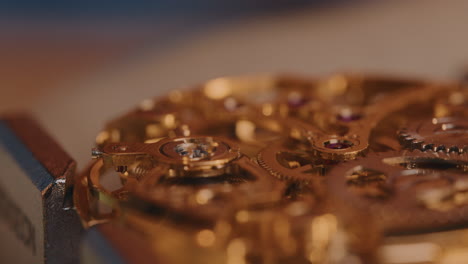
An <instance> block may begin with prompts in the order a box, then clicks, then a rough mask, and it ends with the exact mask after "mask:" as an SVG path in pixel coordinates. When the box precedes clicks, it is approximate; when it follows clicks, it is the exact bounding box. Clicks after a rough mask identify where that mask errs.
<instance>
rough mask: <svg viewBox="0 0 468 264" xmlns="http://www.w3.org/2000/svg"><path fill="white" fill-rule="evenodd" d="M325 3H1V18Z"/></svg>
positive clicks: (28, 0)
mask: <svg viewBox="0 0 468 264" xmlns="http://www.w3.org/2000/svg"><path fill="white" fill-rule="evenodd" d="M320 2H322V3H323V2H330V1H322V0H229V1H220V0H198V1H196V0H195V1H192V0H172V1H171V0H156V1H152V0H135V1H130V0H117V1H114V0H100V1H95V0H81V1H60V0H42V1H37V0H0V13H1V14H2V15H8V16H16V15H27V16H43V15H52V16H58V17H62V16H96V15H101V16H102V15H104V16H132V15H139V16H140V15H143V16H155V15H157V16H171V15H174V14H176V15H184V14H214V13H218V14H222V15H229V14H239V13H244V12H250V11H267V10H278V9H282V8H290V7H295V6H296V7H297V6H301V5H304V4H310V3H320Z"/></svg>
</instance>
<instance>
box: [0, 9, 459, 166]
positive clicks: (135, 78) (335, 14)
mask: <svg viewBox="0 0 468 264" xmlns="http://www.w3.org/2000/svg"><path fill="white" fill-rule="evenodd" d="M467 10H468V1H463V0H451V1H437V0H423V1H404V0H394V1H383V0H382V1H378V0H373V1H371V0H369V1H357V0H355V1H351V0H349V1H345V0H342V1H338V0H335V1H330V0H329V1H325V0H269V1H268V0H236V1H233V0H229V1H228V0H226V1H219V0H197V1H190V0H173V1H169V0H154V1H150V0H136V1H127V0H120V1H107V0H102V1H92V0H83V1H56V0H44V1H33V0H6V1H0V113H3V112H6V111H14V110H24V111H28V112H31V113H32V114H33V115H34V116H35V117H36V118H37V119H39V120H40V122H41V123H42V124H43V125H44V126H45V127H46V128H47V130H48V131H49V132H50V133H51V134H52V135H53V136H54V137H55V138H57V140H58V141H59V142H60V143H61V144H62V145H63V146H64V147H65V149H66V150H67V151H68V152H69V153H70V154H71V155H72V156H73V157H74V158H75V159H76V160H77V161H78V164H79V167H80V168H82V167H84V166H85V164H86V163H88V161H89V159H90V149H91V147H92V146H93V143H94V138H95V135H96V134H97V132H98V131H99V129H100V128H101V127H102V126H103V124H104V123H105V122H106V121H107V120H109V119H111V118H113V117H116V116H117V115H119V114H121V113H123V112H125V111H128V110H129V109H130V108H132V107H133V106H135V105H136V104H137V103H138V102H140V101H141V100H142V99H144V98H147V97H153V96H157V95H163V94H164V93H166V92H167V91H169V90H171V89H175V88H187V87H189V86H190V85H193V84H196V83H199V82H201V81H203V80H207V79H210V78H215V77H219V76H226V75H238V74H247V73H248V74H251V73H265V72H268V73H299V74H308V75H318V76H320V75H326V74H330V73H333V72H343V71H346V72H369V73H381V74H390V75H401V76H414V77H421V78H428V79H433V80H453V79H456V78H458V76H459V74H460V73H461V71H462V70H463V69H464V68H465V67H466V66H467V65H468V34H467V32H468V31H467V28H466V27H467V25H468V16H467V15H466V11H467Z"/></svg>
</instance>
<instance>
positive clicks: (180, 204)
mask: <svg viewBox="0 0 468 264" xmlns="http://www.w3.org/2000/svg"><path fill="white" fill-rule="evenodd" d="M464 89H466V88H463V86H461V85H458V84H456V83H452V84H450V83H443V84H442V83H435V82H428V81H420V80H411V79H398V78H387V77H383V76H367V75H358V74H337V75H333V76H330V77H327V78H323V79H313V78H308V77H296V76H273V75H263V76H261V75H260V76H241V77H225V78H217V79H214V80H210V81H208V82H206V83H204V84H200V85H196V86H195V87H194V88H193V89H191V90H190V89H185V90H174V91H172V92H171V93H169V94H168V95H167V96H166V97H161V98H155V99H147V100H145V101H143V102H142V103H141V104H140V105H139V106H138V107H137V108H136V109H134V110H133V111H130V112H129V113H128V114H125V115H123V116H122V117H119V118H116V119H114V120H113V121H111V122H109V123H108V124H107V125H106V126H105V127H104V129H103V130H102V132H100V133H99V134H98V136H97V138H96V147H95V148H94V149H93V150H92V156H93V158H94V159H95V161H94V162H93V163H92V164H91V165H90V166H89V168H88V169H87V170H85V171H84V172H83V173H82V174H80V175H79V177H77V178H76V179H75V190H74V201H75V206H76V209H77V211H78V213H79V214H80V216H81V219H82V222H83V225H84V226H85V227H91V226H95V225H98V226H99V225H101V224H103V223H108V222H110V224H112V225H116V224H117V225H119V226H120V227H119V228H123V229H125V230H129V231H132V232H135V233H136V234H137V236H138V237H140V238H141V239H142V240H143V241H146V242H147V243H149V244H150V245H152V246H151V248H152V250H153V251H154V252H153V253H154V254H155V255H157V256H161V258H162V259H165V260H167V261H168V263H171V264H172V263H174V264H178V263H187V262H189V261H190V262H191V263H226V264H234V263H245V264H250V263H252V264H256V263H265V264H266V263H286V262H287V263H298V264H299V263H379V262H382V263H390V262H388V260H389V258H388V257H389V256H388V252H394V251H392V250H393V249H394V248H395V247H393V248H392V247H389V245H390V244H391V245H394V244H398V243H400V242H401V243H404V241H407V240H408V239H412V237H411V235H415V236H417V239H416V240H417V241H423V242H427V243H439V241H441V240H440V238H439V236H437V235H433V234H434V232H438V231H443V232H442V233H443V234H447V236H448V237H450V239H452V237H453V234H454V233H453V230H458V229H460V230H463V228H466V227H465V226H464V225H465V223H466V221H467V220H468V207H467V206H466V204H467V201H468V198H467V197H468V196H467V193H468V187H467V186H468V178H467V176H468V174H467V173H468V157H467V149H466V146H467V143H468V141H467V139H468V132H467V131H468V130H467V128H468V123H466V118H467V113H468V111H467V109H468V107H467V104H466V98H467V96H466V95H467V93H466V91H465V90H464ZM465 178H466V179H465ZM105 225H108V224H105ZM442 233H441V234H442ZM436 237H437V238H436ZM400 238H401V240H399V239H400ZM426 239H427V240H426ZM447 239H449V238H447ZM416 240H415V241H416ZM389 241H390V242H389ZM408 241H409V240H408ZM452 244H453V243H452ZM452 244H450V245H452ZM450 247H451V246H450ZM389 248H390V249H392V250H389ZM465 250H466V252H468V248H465ZM179 252H186V254H179ZM382 252H384V253H382ZM382 254H384V255H385V256H386V257H385V258H382ZM392 254H393V253H392ZM390 255H391V254H390ZM451 256H452V255H451ZM390 257H392V256H390ZM440 259H442V258H434V261H433V262H430V263H442V262H438V261H439V260H440ZM390 260H391V258H390ZM405 263H406V262H405ZM408 263H413V262H408ZM415 263H416V262H415Z"/></svg>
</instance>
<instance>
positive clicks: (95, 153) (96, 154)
mask: <svg viewBox="0 0 468 264" xmlns="http://www.w3.org/2000/svg"><path fill="white" fill-rule="evenodd" d="M91 156H92V158H93V159H98V158H100V157H101V156H102V151H100V150H99V149H97V148H92V149H91Z"/></svg>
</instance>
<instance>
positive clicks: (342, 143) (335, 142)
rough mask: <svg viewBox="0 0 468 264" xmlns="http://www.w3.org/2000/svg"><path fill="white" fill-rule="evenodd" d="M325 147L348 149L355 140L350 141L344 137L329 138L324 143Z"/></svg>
mask: <svg viewBox="0 0 468 264" xmlns="http://www.w3.org/2000/svg"><path fill="white" fill-rule="evenodd" d="M323 145H324V147H326V148H328V149H334V150H338V149H347V148H350V147H352V146H353V145H354V144H353V142H351V141H349V140H342V139H330V140H327V141H325V142H324V143H323Z"/></svg>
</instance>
